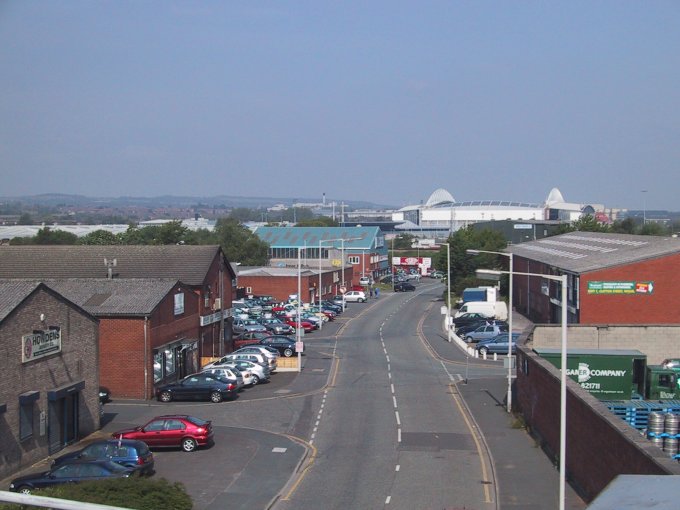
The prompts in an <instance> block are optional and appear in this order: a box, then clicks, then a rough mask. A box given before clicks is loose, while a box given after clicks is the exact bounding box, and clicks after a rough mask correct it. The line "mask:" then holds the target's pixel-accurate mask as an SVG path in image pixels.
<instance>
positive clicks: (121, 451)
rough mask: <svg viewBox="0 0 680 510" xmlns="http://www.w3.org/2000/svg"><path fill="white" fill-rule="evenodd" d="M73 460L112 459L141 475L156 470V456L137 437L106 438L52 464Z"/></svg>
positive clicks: (59, 458) (68, 454)
mask: <svg viewBox="0 0 680 510" xmlns="http://www.w3.org/2000/svg"><path fill="white" fill-rule="evenodd" d="M73 460H110V461H113V462H117V463H118V464H121V465H123V466H125V467H129V468H132V469H134V470H135V471H136V472H137V473H139V474H140V475H151V474H153V472H154V457H153V453H151V450H149V447H148V446H147V444H146V443H145V442H143V441H137V440H135V439H104V440H100V441H94V442H92V443H90V444H88V445H87V446H86V447H84V448H81V449H80V450H76V451H74V452H71V453H67V454H64V455H61V456H60V457H57V458H56V459H54V460H53V461H52V466H60V465H61V464H64V463H65V462H70V461H73Z"/></svg>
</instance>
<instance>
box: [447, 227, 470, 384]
mask: <svg viewBox="0 0 680 510" xmlns="http://www.w3.org/2000/svg"><path fill="white" fill-rule="evenodd" d="M446 339H447V340H448V341H449V343H450V342H451V245H450V244H449V240H448V239H447V240H446ZM466 380H467V378H466Z"/></svg>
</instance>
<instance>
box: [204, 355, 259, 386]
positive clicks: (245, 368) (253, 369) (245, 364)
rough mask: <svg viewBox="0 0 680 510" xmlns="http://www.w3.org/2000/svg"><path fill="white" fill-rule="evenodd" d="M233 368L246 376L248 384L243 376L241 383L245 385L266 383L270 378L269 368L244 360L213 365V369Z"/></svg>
mask: <svg viewBox="0 0 680 510" xmlns="http://www.w3.org/2000/svg"><path fill="white" fill-rule="evenodd" d="M222 367H226V368H232V369H233V368H235V369H237V370H240V371H241V373H242V374H246V373H247V374H248V377H249V381H250V382H248V381H247V380H246V378H245V376H244V379H243V382H244V383H245V384H246V386H247V385H248V384H252V385H253V386H255V385H256V384H259V383H260V382H262V381H268V380H269V377H270V372H269V367H268V366H267V367H263V366H262V365H260V364H259V363H254V362H252V361H248V360H244V359H238V360H232V361H227V362H225V363H222V364H220V365H214V368H222Z"/></svg>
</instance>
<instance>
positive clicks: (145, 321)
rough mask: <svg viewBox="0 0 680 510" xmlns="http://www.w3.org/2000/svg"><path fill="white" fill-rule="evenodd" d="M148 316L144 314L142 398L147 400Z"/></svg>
mask: <svg viewBox="0 0 680 510" xmlns="http://www.w3.org/2000/svg"><path fill="white" fill-rule="evenodd" d="M148 331H149V316H148V315H145V316H144V400H149V349H148V345H149V334H148Z"/></svg>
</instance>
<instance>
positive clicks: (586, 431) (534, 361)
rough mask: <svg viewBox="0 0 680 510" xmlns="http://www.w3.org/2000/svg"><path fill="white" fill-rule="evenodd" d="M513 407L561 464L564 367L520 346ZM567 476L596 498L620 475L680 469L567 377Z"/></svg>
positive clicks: (676, 470)
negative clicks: (562, 378)
mask: <svg viewBox="0 0 680 510" xmlns="http://www.w3.org/2000/svg"><path fill="white" fill-rule="evenodd" d="M514 404H515V405H514V411H515V412H520V413H521V414H522V415H523V417H524V420H525V422H526V424H527V426H528V428H529V430H530V431H531V433H532V434H533V435H534V436H535V437H537V438H538V439H539V440H540V441H541V446H542V447H543V448H544V449H545V450H546V451H547V452H548V453H551V452H552V453H553V454H554V456H555V458H556V460H555V462H556V464H557V463H558V460H557V458H558V453H559V445H560V372H559V370H557V369H556V368H555V367H554V366H553V365H551V364H550V363H548V362H547V361H545V360H542V359H541V358H540V357H538V356H537V355H536V354H534V353H533V352H531V351H529V350H527V349H524V348H521V347H520V348H519V349H518V357H517V379H516V380H515V388H514ZM566 408H567V438H566V439H567V440H566V446H567V448H566V450H567V453H566V465H567V480H570V483H572V485H574V486H575V487H576V488H577V490H578V491H579V492H580V493H581V494H582V496H583V497H584V498H585V499H586V501H591V500H592V499H593V498H594V497H595V496H597V494H599V493H600V491H601V490H602V489H603V488H604V487H605V486H606V485H607V484H608V483H609V482H610V481H611V480H613V479H614V478H615V477H616V476H617V475H619V474H621V473H626V474H680V465H678V463H677V462H675V461H671V460H670V459H669V458H668V457H666V454H664V453H663V452H662V451H661V449H660V448H657V447H655V446H653V445H652V444H651V443H650V442H649V441H647V440H646V439H645V438H643V437H642V436H640V435H639V434H638V432H637V431H636V430H635V429H634V428H633V427H631V426H630V425H629V424H628V423H626V422H625V421H624V420H622V419H621V418H619V417H617V416H615V415H614V414H613V413H611V412H610V411H609V410H608V409H607V408H606V407H605V406H604V405H603V404H602V403H601V402H600V401H598V400H597V399H596V398H594V397H593V396H591V395H590V394H589V393H587V392H586V391H584V390H582V389H581V388H580V387H579V386H578V384H576V383H575V382H573V381H571V380H570V379H569V380H567V406H566Z"/></svg>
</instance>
